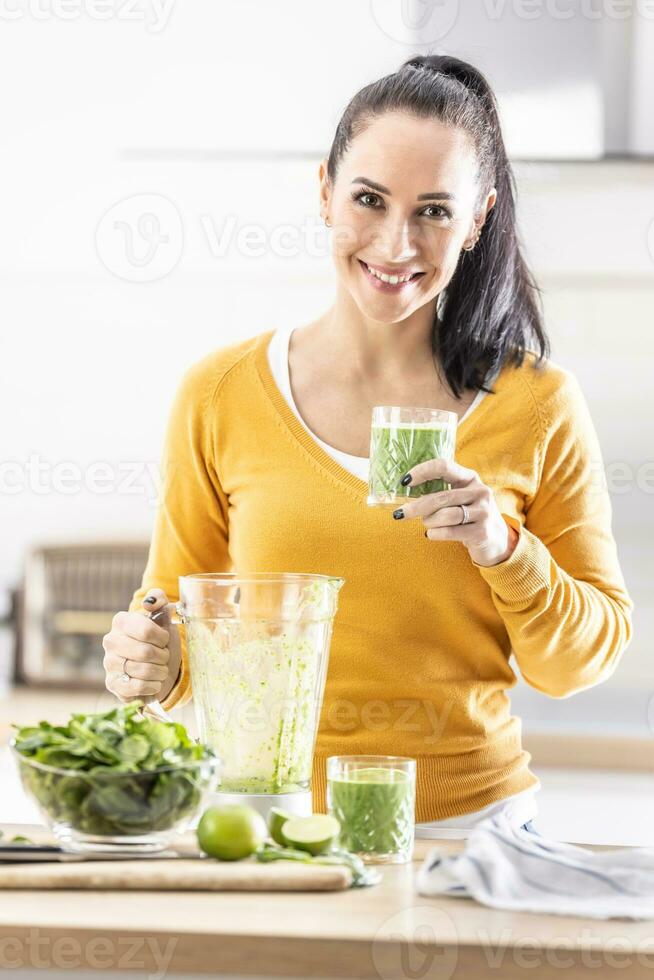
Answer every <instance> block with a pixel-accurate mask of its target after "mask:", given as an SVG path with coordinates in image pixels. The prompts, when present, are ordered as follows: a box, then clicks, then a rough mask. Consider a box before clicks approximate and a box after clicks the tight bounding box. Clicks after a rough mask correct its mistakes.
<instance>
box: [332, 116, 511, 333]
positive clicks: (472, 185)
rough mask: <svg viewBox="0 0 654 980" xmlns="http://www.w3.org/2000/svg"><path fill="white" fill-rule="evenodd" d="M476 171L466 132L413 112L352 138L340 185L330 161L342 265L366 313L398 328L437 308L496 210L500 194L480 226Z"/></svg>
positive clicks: (486, 204)
mask: <svg viewBox="0 0 654 980" xmlns="http://www.w3.org/2000/svg"><path fill="white" fill-rule="evenodd" d="M476 169H477V162H476V157H475V153H474V150H473V148H472V145H471V143H470V141H469V137H468V136H467V134H466V133H464V132H463V130H460V129H455V128H453V127H450V126H446V125H444V124H443V123H441V122H440V121H439V120H434V119H419V118H417V117H415V116H412V115H409V114H407V113H404V112H387V113H385V114H384V115H382V116H379V117H377V118H376V119H374V120H373V121H372V122H371V123H370V124H369V125H368V127H367V129H365V130H364V132H362V133H361V134H360V135H359V136H357V137H356V138H355V139H354V140H353V141H352V143H351V146H350V148H349V150H348V151H347V152H346V153H345V154H344V155H343V157H342V158H341V160H340V163H339V167H338V173H337V176H336V180H335V182H334V184H333V186H332V185H331V184H330V182H329V180H328V178H327V161H326V160H325V161H323V163H322V164H321V167H320V180H321V186H320V196H321V213H322V215H323V217H324V218H327V219H328V221H329V224H330V225H331V226H332V229H333V237H332V242H333V257H334V262H335V265H336V269H337V271H338V273H339V276H340V278H341V282H342V284H343V285H344V286H345V288H346V289H347V290H348V291H349V292H350V294H351V295H352V297H353V299H354V301H355V302H356V304H357V306H358V307H359V309H360V310H361V312H362V313H363V314H364V315H365V316H368V317H370V318H371V319H373V320H378V321H381V322H385V323H393V322H396V321H399V320H404V319H405V318H406V317H408V316H410V315H411V314H412V313H413V312H414V311H415V310H417V309H419V308H420V307H422V306H424V305H425V304H427V303H431V302H434V301H435V299H436V297H437V296H438V294H439V293H440V292H441V290H442V289H443V288H444V287H445V286H446V285H447V283H448V282H449V281H450V279H451V278H452V275H453V274H454V270H455V268H456V265H457V262H458V260H459V256H460V253H461V248H462V246H463V245H464V244H466V245H467V244H470V243H472V241H473V240H474V238H475V235H476V232H477V230H478V229H479V228H481V225H482V224H483V220H484V219H485V217H486V214H487V212H488V211H489V210H490V208H491V207H492V206H493V204H494V203H495V191H494V190H492V191H491V192H490V194H489V195H488V198H487V199H486V200H484V201H482V202H481V207H480V210H479V213H478V215H477V221H475V206H476V205H477V203H478V202H477V196H478V193H479V188H478V185H477V182H476ZM380 276H385V277H386V278H388V277H389V276H390V277H392V278H391V280H390V282H386V281H384V280H383V279H380V278H379V277H380ZM395 277H401V278H398V279H397V280H396V278H395Z"/></svg>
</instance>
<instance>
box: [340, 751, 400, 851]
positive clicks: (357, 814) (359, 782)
mask: <svg viewBox="0 0 654 980" xmlns="http://www.w3.org/2000/svg"><path fill="white" fill-rule="evenodd" d="M415 798H416V760H415V759H409V758H406V757H405V756H395V755H332V756H330V757H329V758H328V759H327V808H328V810H329V812H330V814H331V815H332V816H333V817H336V819H337V820H338V822H339V823H340V825H341V830H340V834H339V843H340V846H341V847H343V848H345V849H346V850H347V851H352V852H353V853H354V854H358V855H359V857H361V858H362V859H363V860H364V861H366V862H368V863H372V864H402V863H404V862H405V861H410V860H411V855H412V853H413V834H414V810H415Z"/></svg>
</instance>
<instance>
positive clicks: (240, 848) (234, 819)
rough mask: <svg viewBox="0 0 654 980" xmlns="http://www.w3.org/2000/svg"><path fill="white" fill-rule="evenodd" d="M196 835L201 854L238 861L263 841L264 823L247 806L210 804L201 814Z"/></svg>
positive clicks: (222, 859) (259, 816)
mask: <svg viewBox="0 0 654 980" xmlns="http://www.w3.org/2000/svg"><path fill="white" fill-rule="evenodd" d="M197 835H198V844H199V845H200V848H201V849H202V850H203V851H204V852H205V854H208V855H209V856H210V857H214V858H218V859H219V860H220V861H240V860H241V858H246V857H249V856H250V855H251V854H254V852H255V851H256V850H257V848H259V847H260V846H261V845H262V844H263V842H264V840H265V838H266V822H265V820H264V819H263V817H262V816H261V814H260V813H257V811H256V810H254V809H253V808H252V807H250V806H244V805H241V804H239V803H234V804H225V805H224V806H212V807H209V809H208V810H205V812H204V813H203V814H202V817H201V818H200V822H199V824H198V829H197Z"/></svg>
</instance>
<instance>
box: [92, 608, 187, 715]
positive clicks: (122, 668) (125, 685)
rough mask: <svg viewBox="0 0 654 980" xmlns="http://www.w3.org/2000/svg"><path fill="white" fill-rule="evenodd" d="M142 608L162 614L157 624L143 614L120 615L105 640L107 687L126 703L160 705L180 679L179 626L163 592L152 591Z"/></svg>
mask: <svg viewBox="0 0 654 980" xmlns="http://www.w3.org/2000/svg"><path fill="white" fill-rule="evenodd" d="M142 605H143V609H144V611H147V612H148V613H149V614H151V615H152V614H155V613H158V614H159V615H158V616H157V622H156V623H154V622H152V620H151V619H150V618H149V617H148V616H144V615H143V613H140V612H119V613H116V615H115V616H114V618H113V622H112V626H111V630H110V631H109V633H107V634H106V635H105V636H104V637H103V638H102V646H103V647H104V651H105V654H104V659H103V661H102V665H103V667H104V669H105V674H106V677H105V686H106V688H107V690H108V691H111V693H112V694H113V695H115V697H117V698H118V699H119V700H120V701H123V702H128V701H134V700H136V699H140V700H142V701H145V702H148V701H159V702H161V701H163V700H164V698H166V696H167V695H168V694H169V693H170V691H171V689H172V688H173V686H174V684H175V681H176V680H177V677H178V675H179V669H180V664H181V659H182V652H181V644H180V639H179V633H178V630H177V626H176V625H175V624H174V623H172V622H171V616H172V614H173V613H174V611H175V605H174V603H169V602H168V599H167V597H166V594H165V592H162V590H161V589H150V591H149V592H148V594H147V596H145V598H144V599H143V603H142ZM123 674H128V675H129V680H124V679H123Z"/></svg>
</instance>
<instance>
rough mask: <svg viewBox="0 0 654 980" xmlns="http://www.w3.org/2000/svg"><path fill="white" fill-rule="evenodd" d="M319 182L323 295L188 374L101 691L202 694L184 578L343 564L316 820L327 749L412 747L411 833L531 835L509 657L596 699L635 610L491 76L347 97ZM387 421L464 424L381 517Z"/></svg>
mask: <svg viewBox="0 0 654 980" xmlns="http://www.w3.org/2000/svg"><path fill="white" fill-rule="evenodd" d="M318 176H319V192H320V210H321V213H322V215H323V217H324V218H325V219H326V220H327V222H328V223H329V224H330V226H331V228H332V252H333V259H334V263H335V266H336V271H337V288H336V295H335V297H334V302H333V304H332V305H331V306H330V308H329V309H328V310H327V311H326V312H325V313H324V314H323V315H322V316H320V317H319V318H318V319H317V320H316V321H315V322H312V323H309V324H307V325H306V326H303V327H300V328H298V329H295V330H293V331H292V333H289V332H288V331H287V330H286V331H273V330H266V331H264V332H263V333H261V334H259V335H258V336H256V337H254V338H252V339H250V340H248V341H246V342H244V343H239V344H236V345H233V346H230V347H227V348H223V349H220V350H218V351H215V352H213V353H211V354H209V355H208V356H207V357H206V358H204V359H203V360H202V361H200V362H199V363H198V364H196V365H195V366H193V367H192V368H191V370H190V371H188V373H187V375H186V376H185V378H184V380H183V382H182V384H181V387H180V389H179V392H178V395H177V398H176V400H175V403H174V405H173V408H172V412H171V416H170V422H169V427H168V433H167V437H166V443H165V450H164V459H163V466H162V488H161V501H160V507H159V511H158V514H157V519H156V525H155V530H154V536H153V540H152V544H151V549H150V556H149V561H148V565H147V568H146V570H145V574H144V577H143V583H142V587H141V588H140V589H139V590H138V591H137V592H136V593H135V595H134V597H133V600H132V603H131V605H130V611H129V612H127V613H123V614H121V615H120V616H119V617H117V619H116V621H115V626H114V628H113V629H112V630H111V632H110V633H109V634H107V637H106V638H105V649H106V651H107V653H106V657H105V667H106V670H107V686H108V687H109V689H110V690H112V691H113V692H114V693H115V694H116V696H117V697H119V698H121V699H122V700H127V701H128V700H130V699H132V698H134V697H138V696H142V695H150V696H152V695H154V696H156V697H158V698H159V699H160V700H161V702H162V703H163V705H164V707H172V706H174V705H176V704H180V703H184V702H185V701H188V700H189V698H190V697H191V696H192V678H191V677H190V673H189V666H188V659H187V657H186V654H185V651H184V649H183V648H182V649H181V651H180V648H179V639H178V637H177V632H176V629H175V628H174V627H173V626H172V625H170V622H168V623H167V621H166V619H165V616H164V619H163V620H162V619H161V618H160V619H159V622H160V623H161V624H162V625H161V626H156V625H154V624H152V623H148V622H144V619H143V615H142V614H143V613H144V612H145V611H146V610H147V611H148V612H152V611H153V610H154V609H155V607H156V609H157V610H158V609H160V608H163V607H164V606H165V604H166V601H167V600H172V601H175V600H176V599H177V598H178V577H179V576H181V575H187V574H191V573H196V572H203V571H205V572H208V571H214V572H216V571H228V570H231V569H233V568H236V570H237V571H239V572H240V573H244V572H267V571H272V572H279V571H281V570H284V571H295V572H312V573H320V574H326V575H333V576H339V577H342V578H344V579H345V586H344V588H343V590H342V593H341V596H340V602H339V612H338V614H337V616H336V619H335V623H334V632H333V639H332V647H331V658H330V667H329V673H328V678H327V685H326V689H325V700H324V707H323V712H322V716H321V724H320V731H319V734H318V740H317V746H316V757H315V765H314V777H313V778H314V782H313V786H314V793H315V804H316V807H317V808H320V807H322V806H324V790H325V758H326V757H327V756H330V755H346V754H364V755H378V754H385V755H398V754H399V755H403V756H410V757H414V758H416V759H417V792H416V813H417V817H418V820H420V821H427V822H434V821H440V826H442V824H443V822H445V823H452V822H453V821H456V823H457V824H458V825H460V826H470V825H471V824H472V823H474V822H475V821H476V820H478V819H480V818H481V816H483V815H485V814H486V813H488V812H489V810H491V809H497V808H498V807H499V808H510V810H511V813H512V819H514V820H516V821H519V822H520V823H524V822H527V821H528V820H529V819H530V818H531V817H533V816H534V814H535V812H536V808H535V803H534V790H535V789H536V788H537V786H538V780H537V779H536V777H535V776H534V775H533V774H532V773H531V772H530V770H529V768H528V764H529V755H528V753H526V752H525V751H524V750H523V749H522V745H521V726H520V721H519V719H518V718H516V717H513V716H512V715H511V712H510V703H509V698H508V696H507V691H508V690H509V689H510V688H511V687H513V686H514V685H515V683H516V679H517V678H516V673H515V671H514V669H513V666H512V664H511V657H512V656H513V657H514V658H515V665H516V668H519V669H520V670H521V671H522V674H523V675H524V677H525V679H526V680H527V681H528V682H529V683H530V684H532V685H533V686H534V687H536V688H538V689H539V690H540V691H544V692H546V693H547V694H550V695H551V696H553V697H567V696H568V695H570V694H573V693H575V692H576V691H579V690H583V689H584V688H587V687H590V686H591V685H593V684H596V683H598V682H600V681H602V680H604V679H605V678H607V677H608V676H610V674H611V673H612V671H613V670H614V668H615V666H616V664H617V662H618V660H619V658H620V656H621V654H622V651H623V650H624V649H625V647H626V645H627V643H628V641H629V638H630V636H631V621H630V612H631V601H630V599H629V596H628V595H627V592H626V588H625V584H624V580H623V577H622V573H621V570H620V566H619V563H618V559H617V555H616V548H615V543H614V541H613V537H612V533H611V508H610V502H609V498H608V495H607V491H606V487H605V486H604V485H601V484H600V483H599V481H598V480H597V479H596V476H597V474H598V473H601V472H602V469H601V453H600V449H599V445H598V442H597V437H596V435H595V431H594V428H593V424H592V421H591V419H590V416H589V413H588V410H587V407H586V404H585V401H584V398H583V395H582V394H581V391H580V389H579V386H578V385H577V383H576V382H575V380H574V378H573V377H572V376H571V375H570V374H569V373H568V372H567V371H565V370H563V369H562V368H560V367H558V366H557V365H555V364H554V363H553V362H552V361H551V360H549V358H548V345H547V339H546V335H545V331H544V328H543V325H542V321H541V314H540V310H539V306H538V302H537V290H536V287H535V285H534V283H533V280H532V277H531V275H530V273H529V271H528V269H527V267H526V265H525V263H524V261H523V258H522V255H521V251H520V247H519V242H518V235H517V229H516V220H515V204H514V192H513V178H512V173H511V168H510V165H509V162H508V160H507V157H506V152H505V149H504V142H503V139H502V134H501V131H500V126H499V122H498V116H497V108H496V105H495V99H494V97H493V93H492V91H491V89H490V87H489V85H488V83H487V81H486V79H485V78H484V77H483V75H482V74H481V73H480V72H479V71H477V70H476V69H475V68H474V67H472V66H471V65H468V64H466V63H465V62H462V61H459V60H457V59H455V58H449V57H441V56H433V57H416V58H412V59H410V60H409V61H408V62H407V63H406V64H405V65H403V66H402V67H401V68H400V69H399V71H397V72H395V73H394V74H392V75H388V76H386V77H385V78H382V79H380V80H379V81H376V82H374V83H373V84H372V85H369V86H367V87H366V88H364V89H362V90H361V92H359V93H357V95H355V97H354V99H353V100H352V102H351V103H350V104H349V105H348V107H347V108H346V110H345V113H344V114H343V118H342V119H341V121H340V122H339V124H338V128H337V130H336V135H335V138H334V143H333V146H332V148H331V151H330V153H329V155H328V157H327V158H326V159H325V160H323V161H322V163H321V164H320V169H319V174H318ZM376 405H399V406H414V407H415V406H420V407H424V408H436V409H441V410H445V411H449V412H453V413H455V414H456V416H457V418H458V429H457V438H456V461H444V460H427V461H426V462H423V463H420V464H418V465H416V466H414V467H413V468H412V469H411V471H410V473H408V474H406V477H405V479H404V480H402V483H403V484H404V486H407V485H408V483H409V482H411V483H412V484H413V485H417V484H420V483H423V482H424V481H426V480H432V479H443V480H444V481H445V482H447V483H449V484H450V485H451V489H450V490H444V491H440V492H435V493H427V494H424V495H421V496H419V497H416V498H415V499H412V500H410V501H407V503H406V504H405V505H404V506H403V507H402V508H398V510H397V511H396V513H395V514H394V515H393V516H394V517H395V520H393V519H392V518H391V516H390V514H389V513H388V512H386V511H384V510H383V509H381V508H369V507H367V506H366V496H367V490H368V487H367V483H366V479H365V477H366V473H365V472H364V469H363V468H364V465H365V464H367V452H368V447H369V445H370V424H371V413H372V408H373V407H374V406H376ZM401 518H406V519H404V520H402V519H401ZM411 518H413V520H411ZM416 519H419V521H418V520H416ZM425 531H426V534H427V536H425ZM148 599H154V600H155V601H154V603H151V604H150V605H148V606H144V602H147V601H148ZM168 627H169V628H168ZM125 661H127V663H128V665H129V668H130V669H129V678H128V680H124V678H121V674H122V673H123V666H124V664H125Z"/></svg>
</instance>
